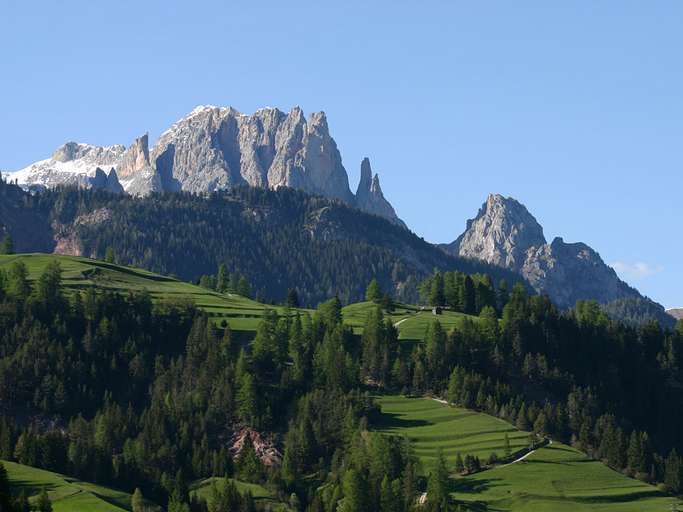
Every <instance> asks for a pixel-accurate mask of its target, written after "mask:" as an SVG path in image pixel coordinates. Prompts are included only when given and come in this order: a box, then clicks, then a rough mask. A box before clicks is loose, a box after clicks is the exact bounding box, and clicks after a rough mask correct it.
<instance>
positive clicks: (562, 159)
mask: <svg viewBox="0 0 683 512" xmlns="http://www.w3.org/2000/svg"><path fill="white" fill-rule="evenodd" d="M682 26H683V3H681V2H678V1H673V0H672V1H669V2H665V1H652V2H631V1H616V0H615V1H601V2H594V1H588V0H586V1H577V2H547V1H538V2H531V1H529V2H524V1H520V2H510V1H502V0H501V1H489V2H473V1H470V2H457V1H448V2H447V1H443V2H439V1H431V2H430V1H425V2H407V1H392V2H383V1H373V2H367V1H366V2H355V1H344V2H336V3H335V6H332V5H331V2H296V1H292V2H280V1H278V2H256V1H253V0H252V1H250V2H246V1H245V2H227V1H226V2H203V1H193V2H184V3H180V2H170V1H166V2H153V1H146V2H128V1H117V2H107V3H106V4H105V2H86V1H83V2H76V1H63V2H48V1H44V2H35V1H10V0H0V73H1V74H0V77H1V80H0V112H2V117H1V119H2V122H1V123H0V169H10V170H13V169H17V168H20V167H24V166H25V165H27V164H29V163H30V162H33V161H35V160H38V159H42V158H46V157H47V156H48V155H49V154H50V153H51V152H52V151H53V150H54V149H55V148H56V147H57V146H59V145H60V144H62V143H63V142H65V141H67V140H77V141H82V142H89V143H93V144H102V145H109V144H114V143H123V144H129V143H130V142H131V141H132V140H133V139H134V138H135V137H136V136H138V135H140V134H142V133H144V132H145V131H148V132H149V133H150V137H151V139H152V140H155V139H156V137H157V136H158V135H159V134H160V133H161V132H162V131H163V130H164V129H166V128H167V127H168V126H169V125H170V124H171V123H172V122H173V121H175V120H177V119H178V118H180V117H182V116H183V115H184V114H185V113H187V112H189V111H190V110H192V108H193V107H194V106H196V105H198V104H216V105H232V106H234V107H235V108H237V109H239V110H241V111H243V112H246V113H249V112H252V111H254V110H256V109H257V108H259V107H262V106H277V107H279V108H281V109H283V110H289V109H290V108H291V107H293V106H294V105H300V106H301V107H302V108H303V109H304V111H305V112H307V113H310V112H312V111H316V110H324V111H325V112H326V113H327V115H328V120H329V123H330V128H331V131H332V135H333V136H334V137H335V139H336V141H337V144H338V145H339V147H340V150H341V152H342V156H343V159H344V164H345V166H346V168H347V170H348V172H349V176H350V180H351V187H352V189H355V186H356V183H357V181H358V176H359V168H360V161H361V159H362V157H364V156H369V157H370V159H371V162H372V165H373V169H374V170H376V171H378V172H379V173H380V178H381V181H382V187H383V189H384V192H385V195H386V196H387V197H388V198H389V199H390V200H391V202H392V203H393V204H394V206H395V208H396V209H397V211H398V213H399V215H400V216H401V217H402V218H403V219H405V220H406V222H407V223H408V224H409V226H410V227H411V228H412V229H413V230H414V231H415V232H416V233H418V234H419V235H421V236H423V237H424V238H425V239H427V240H430V241H434V242H446V241H451V240H453V239H455V238H456V237H457V236H458V235H459V234H460V232H461V231H462V230H463V228H464V225H465V220H466V219H467V218H469V217H472V216H474V215H475V214H476V212H477V209H478V208H479V206H480V205H481V204H482V203H483V201H484V200H485V198H486V195H487V194H488V193H489V192H499V193H502V194H505V195H512V196H514V197H515V198H517V199H519V200H520V201H521V202H523V203H524V204H526V205H527V207H528V208H529V210H530V211H531V212H532V213H533V214H534V215H535V216H536V218H537V219H538V220H539V222H540V223H541V224H542V225H543V226H544V228H545V233H546V237H547V238H548V239H549V240H550V239H552V238H553V237H554V236H563V237H564V239H565V240H566V241H583V242H586V243H588V244H590V245H591V246H592V247H594V248H595V249H596V250H597V251H598V252H600V254H601V255H602V257H603V258H604V259H605V261H607V262H608V263H615V264H616V267H617V269H618V270H619V272H620V273H621V275H622V276H623V277H624V278H626V279H627V280H628V281H629V282H630V283H631V284H633V285H635V286H636V287H638V288H639V289H641V291H643V292H644V293H646V294H648V295H649V296H651V297H652V298H654V299H656V300H658V301H660V302H661V303H663V304H664V305H666V306H667V307H672V306H683V291H682V290H681V287H682V285H683V270H682V269H681V254H683V237H682V236H681V220H682V219H683V202H682V201H681V195H682V194H683V177H682V176H683V65H681V64H682V59H683V57H682V56H681V49H682V48H683V30H681V27H682Z"/></svg>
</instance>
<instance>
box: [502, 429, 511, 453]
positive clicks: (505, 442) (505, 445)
mask: <svg viewBox="0 0 683 512" xmlns="http://www.w3.org/2000/svg"><path fill="white" fill-rule="evenodd" d="M503 450H504V453H505V458H506V459H507V458H508V457H510V455H512V448H510V436H509V435H508V433H507V432H505V438H504V439H503Z"/></svg>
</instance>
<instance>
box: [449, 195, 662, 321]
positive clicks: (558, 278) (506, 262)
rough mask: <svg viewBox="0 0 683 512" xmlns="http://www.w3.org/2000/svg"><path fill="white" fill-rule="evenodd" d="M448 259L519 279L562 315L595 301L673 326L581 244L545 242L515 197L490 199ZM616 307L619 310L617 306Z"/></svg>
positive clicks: (453, 245) (558, 239)
mask: <svg viewBox="0 0 683 512" xmlns="http://www.w3.org/2000/svg"><path fill="white" fill-rule="evenodd" d="M440 247H441V248H442V249H444V250H445V251H446V252H448V253H449V254H453V255H457V256H460V257H464V258H473V259H477V260H480V261H484V262H486V263H489V264H492V265H496V266H499V267H502V268H506V269H508V270H511V271H514V272H517V273H519V274H520V275H521V276H522V277H523V278H524V279H525V280H526V281H527V282H528V283H529V284H530V285H531V287H532V288H533V289H534V290H535V291H536V292H537V293H539V294H543V295H548V296H549V297H550V298H551V300H552V301H553V302H554V303H556V304H557V305H558V306H559V307H561V308H563V309H568V308H571V307H573V306H574V305H575V304H576V302H577V301H579V300H588V299H590V300H596V301H597V302H598V303H600V304H602V305H604V306H606V307H607V309H608V310H610V309H611V310H612V311H613V312H616V311H621V312H624V313H625V312H626V311H627V310H628V311H629V315H636V316H638V317H640V315H639V314H638V313H637V312H638V311H645V312H646V314H645V316H646V317H648V316H649V315H654V316H655V317H656V318H657V319H658V320H659V321H661V322H662V323H663V324H665V325H669V326H670V325H671V322H670V319H669V317H668V315H666V312H665V310H664V308H663V307H662V306H661V305H659V304H657V303H656V302H654V301H652V300H651V299H649V298H648V297H645V296H643V295H642V294H641V293H640V292H639V291H638V290H636V289H635V288H633V287H631V286H629V285H628V284H627V283H625V282H624V281H622V280H621V279H620V278H619V276H618V275H617V273H616V272H615V271H614V269H613V268H612V267H610V266H609V265H607V264H606V263H605V262H604V261H603V260H602V258H601V257H600V254H599V253H598V252H597V251H595V250H594V249H593V248H591V247H589V246H588V245H586V244H584V243H582V242H574V243H567V242H565V241H564V239H563V238H562V237H555V238H554V239H553V241H552V242H551V243H548V242H547V241H546V238H545V236H544V234H543V228H542V226H541V225H540V224H539V223H538V221H537V220H536V218H535V217H534V216H533V215H532V214H531V213H530V212H529V211H528V210H527V208H526V207H525V206H524V205H523V204H522V203H520V202H519V201H517V200H516V199H514V198H512V197H504V196H502V195H500V194H490V195H489V196H488V198H487V199H486V202H484V204H483V205H482V207H481V208H480V209H479V211H478V213H477V215H476V216H475V217H474V218H472V219H469V220H468V221H467V223H466V228H465V231H464V232H463V233H462V234H461V235H460V236H459V237H458V238H457V239H456V240H455V241H453V242H451V243H450V244H442V245H440ZM614 303H616V304H614Z"/></svg>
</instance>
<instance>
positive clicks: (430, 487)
mask: <svg viewBox="0 0 683 512" xmlns="http://www.w3.org/2000/svg"><path fill="white" fill-rule="evenodd" d="M448 491H449V489H448V467H447V466H446V457H445V456H444V454H443V450H442V449H441V448H439V449H438V450H437V452H436V463H435V464H434V468H433V469H432V471H431V473H429V478H428V480H427V502H428V503H429V509H430V510H432V511H435V512H436V511H438V512H441V511H445V510H448Z"/></svg>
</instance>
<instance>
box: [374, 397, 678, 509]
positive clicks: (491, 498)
mask: <svg viewBox="0 0 683 512" xmlns="http://www.w3.org/2000/svg"><path fill="white" fill-rule="evenodd" d="M378 401H379V403H380V405H381V406H382V416H381V420H380V422H379V424H378V425H377V428H378V429H379V430H380V431H381V432H385V433H389V434H394V435H399V436H407V437H408V439H410V441H411V444H412V446H413V447H414V449H415V453H416V454H417V455H418V456H419V458H420V460H421V461H422V463H423V464H424V471H425V473H428V472H429V471H430V470H431V468H432V467H433V464H434V461H435V458H436V455H435V454H436V450H437V448H442V449H443V450H444V453H445V455H446V457H447V460H448V461H449V464H450V467H451V468H452V467H453V465H454V459H455V457H456V454H457V453H460V454H461V455H462V456H463V457H464V456H465V455H468V454H469V455H476V456H478V457H479V458H480V459H482V460H486V459H487V458H488V456H489V455H490V454H491V453H492V452H496V453H497V454H498V456H499V457H502V456H503V454H504V442H503V441H504V436H505V434H507V435H508V438H509V440H510V447H511V450H512V452H513V453H514V452H516V451H517V450H519V449H523V448H525V447H526V446H527V444H528V443H527V436H528V434H527V433H526V432H521V431H519V430H518V429H516V428H515V427H514V426H513V425H511V424H510V423H507V422H506V421H503V420H500V419H498V418H494V417H492V416H489V415H487V414H483V413H478V412H474V411H469V410H467V409H459V408H455V407H450V406H447V405H444V404H441V403H438V402H436V401H434V400H430V399H424V398H406V397H401V396H383V397H380V398H379V400H378ZM451 485H452V490H453V497H454V498H455V499H456V500H458V501H459V502H464V503H468V504H470V505H471V506H473V508H474V509H475V510H500V511H509V512H524V511H534V512H536V511H538V512H544V511H547V512H555V511H564V510H566V511H584V510H586V511H588V510H600V511H605V512H611V511H615V512H617V511H619V512H622V511H624V512H626V511H632V512H641V511H642V512H645V511H650V510H652V511H655V510H668V507H670V505H671V498H669V497H666V496H664V494H663V493H661V492H659V491H658V490H657V488H656V487H654V486H652V485H648V484H645V483H643V482H640V481H638V480H635V479H632V478H628V477H626V476H624V475H622V474H620V473H617V472H616V471H613V470H612V469H610V468H608V467H607V466H605V465H603V464H602V463H601V462H599V461H595V460H591V459H590V458H589V457H587V456H586V455H585V454H584V453H581V452H580V451H578V450H576V449H574V448H571V447H569V446H566V445H563V444H561V443H553V444H552V445H549V446H546V447H543V448H540V449H538V450H536V451H535V452H533V453H531V454H530V455H529V456H528V457H526V458H525V459H524V460H523V461H520V462H517V463H514V464H509V465H499V466H496V467H494V468H493V469H489V470H486V471H482V472H479V473H475V474H472V475H468V476H460V475H457V474H452V475H451Z"/></svg>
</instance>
